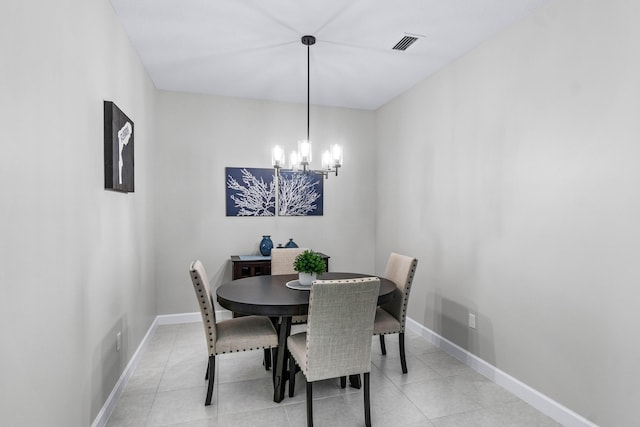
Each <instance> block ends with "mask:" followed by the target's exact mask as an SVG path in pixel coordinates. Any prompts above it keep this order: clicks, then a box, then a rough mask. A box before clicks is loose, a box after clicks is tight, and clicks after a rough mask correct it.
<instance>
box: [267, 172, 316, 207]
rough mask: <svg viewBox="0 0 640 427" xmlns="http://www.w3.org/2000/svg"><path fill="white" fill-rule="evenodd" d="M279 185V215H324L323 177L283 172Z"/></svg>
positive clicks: (312, 174)
mask: <svg viewBox="0 0 640 427" xmlns="http://www.w3.org/2000/svg"><path fill="white" fill-rule="evenodd" d="M278 183H279V184H278V187H279V188H278V190H279V191H278V215H280V216H321V215H323V210H324V178H323V176H322V175H316V174H314V173H299V172H291V171H281V172H280V176H279V178H278Z"/></svg>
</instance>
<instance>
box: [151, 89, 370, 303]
mask: <svg viewBox="0 0 640 427" xmlns="http://www.w3.org/2000/svg"><path fill="white" fill-rule="evenodd" d="M373 116H374V113H373V112H371V111H359V110H350V109H339V108H317V107H312V109H311V120H310V122H311V123H310V128H311V139H312V141H314V151H315V154H314V155H315V156H318V157H319V154H320V149H321V148H322V147H323V146H324V147H328V146H329V144H331V143H342V144H343V145H344V147H345V166H344V169H343V170H341V171H340V174H339V176H338V177H335V176H332V177H330V178H329V179H328V180H325V181H324V216H321V217H270V218H248V217H226V216H225V179H226V177H225V167H256V168H265V167H266V168H268V167H270V163H271V152H270V148H271V146H272V145H275V144H280V145H283V146H285V147H288V149H289V150H293V149H294V148H296V144H297V141H298V139H302V138H303V137H304V136H305V134H306V105H301V104H284V103H274V102H263V101H252V100H245V99H237V98H224V97H213V96H200V95H189V94H179V93H172V92H161V93H160V95H159V103H158V150H157V153H156V154H157V159H158V163H157V166H158V169H157V170H158V174H157V176H156V180H155V183H156V187H155V188H156V193H157V194H156V200H157V203H156V205H155V210H156V212H157V220H156V228H155V236H156V247H157V250H156V254H157V265H158V274H157V284H158V310H159V312H160V313H162V314H168V313H182V312H192V311H197V310H198V307H197V303H196V299H195V298H194V295H193V288H192V286H191V284H190V281H189V275H188V266H189V263H190V262H191V261H192V260H194V259H197V258H199V259H201V260H202V261H203V263H204V265H205V268H207V272H208V273H209V275H210V276H211V277H212V280H213V281H214V283H215V284H216V285H217V284H219V283H221V282H222V281H224V280H231V263H230V260H229V257H230V255H240V254H257V253H258V245H259V243H260V240H261V238H262V235H264V234H268V235H271V238H272V240H273V242H274V244H277V243H286V242H287V241H288V238H290V237H291V238H293V239H294V240H295V241H296V242H297V243H298V244H299V245H300V246H301V247H311V248H313V249H315V250H318V251H321V252H324V253H326V254H328V255H329V256H331V260H330V267H331V270H332V271H345V270H356V271H362V272H372V271H373V268H374V265H373V263H374V261H373V260H374V235H373V230H374V221H375V213H374V204H375V202H374V200H375V174H374V173H373V169H372V167H373V165H374V162H375V157H374V156H375V149H374V138H375V135H374V128H375V126H374V122H373ZM314 158H315V157H314Z"/></svg>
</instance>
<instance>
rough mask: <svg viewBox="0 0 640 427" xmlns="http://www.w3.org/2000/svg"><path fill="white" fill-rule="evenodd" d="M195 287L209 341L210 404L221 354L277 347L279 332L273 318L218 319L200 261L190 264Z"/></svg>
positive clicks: (206, 401)
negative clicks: (272, 320) (217, 363)
mask: <svg viewBox="0 0 640 427" xmlns="http://www.w3.org/2000/svg"><path fill="white" fill-rule="evenodd" d="M189 274H190V275H191V281H192V282H193V289H194V290H195V292H196V297H197V298H198V305H199V306H200V314H201V315H202V325H203V327H204V335H205V338H206V341H207V351H208V353H209V364H208V366H207V374H206V375H205V379H208V380H209V384H208V388H207V397H206V399H205V403H204V404H205V405H210V404H211V396H212V394H213V384H214V377H215V370H216V356H217V355H218V354H224V353H232V352H236V351H247V350H258V349H270V348H275V347H277V346H278V334H277V333H276V330H275V328H274V327H273V324H272V323H271V321H270V320H269V319H268V318H266V317H261V316H244V317H236V318H233V319H228V320H222V321H220V322H216V312H215V308H214V306H213V300H212V299H211V292H210V290H209V279H208V277H207V273H206V271H205V269H204V266H203V265H202V262H200V261H199V260H196V261H193V262H192V263H191V266H190V267H189Z"/></svg>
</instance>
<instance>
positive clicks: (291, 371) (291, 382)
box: [289, 353, 296, 397]
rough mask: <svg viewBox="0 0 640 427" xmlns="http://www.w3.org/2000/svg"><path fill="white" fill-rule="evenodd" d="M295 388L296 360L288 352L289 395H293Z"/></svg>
mask: <svg viewBox="0 0 640 427" xmlns="http://www.w3.org/2000/svg"><path fill="white" fill-rule="evenodd" d="M295 388H296V361H295V359H294V358H293V356H292V355H291V353H289V397H293V392H294V390H295Z"/></svg>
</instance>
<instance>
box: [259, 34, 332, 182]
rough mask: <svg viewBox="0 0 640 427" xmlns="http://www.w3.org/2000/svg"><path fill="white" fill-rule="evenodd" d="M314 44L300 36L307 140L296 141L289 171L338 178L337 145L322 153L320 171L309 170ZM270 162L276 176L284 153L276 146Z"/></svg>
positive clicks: (306, 37) (283, 163) (313, 39)
mask: <svg viewBox="0 0 640 427" xmlns="http://www.w3.org/2000/svg"><path fill="white" fill-rule="evenodd" d="M315 43H316V38H315V37H314V36H309V35H307V36H302V44H303V45H305V46H307V139H303V140H299V141H298V150H297V151H292V152H291V154H290V155H289V169H290V170H291V171H294V172H303V173H315V174H319V175H322V176H324V177H325V178H328V177H329V174H330V173H335V175H336V176H338V169H339V168H340V167H341V166H342V147H341V146H340V145H338V144H334V145H331V146H330V147H329V149H328V150H325V151H324V152H323V153H322V169H315V170H314V169H311V159H312V150H311V140H310V139H309V92H310V91H309V81H310V78H309V74H310V67H309V62H310V61H309V51H310V49H309V47H310V46H311V45H313V44H315ZM271 160H272V162H271V163H272V165H273V168H274V169H275V170H276V174H279V173H280V169H284V168H285V151H284V149H283V148H282V147H281V146H279V145H276V146H275V147H273V149H272V151H271Z"/></svg>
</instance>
